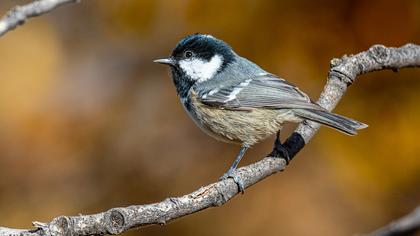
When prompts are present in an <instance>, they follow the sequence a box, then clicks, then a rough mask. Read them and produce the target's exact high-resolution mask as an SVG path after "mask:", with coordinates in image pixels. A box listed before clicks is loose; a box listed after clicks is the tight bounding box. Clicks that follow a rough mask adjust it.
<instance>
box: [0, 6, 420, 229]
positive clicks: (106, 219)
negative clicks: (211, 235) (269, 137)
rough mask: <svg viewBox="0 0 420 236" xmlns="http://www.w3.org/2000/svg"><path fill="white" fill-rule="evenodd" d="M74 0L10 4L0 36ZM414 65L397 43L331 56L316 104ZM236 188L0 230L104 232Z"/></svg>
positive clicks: (299, 132)
mask: <svg viewBox="0 0 420 236" xmlns="http://www.w3.org/2000/svg"><path fill="white" fill-rule="evenodd" d="M76 1H77V0H39V1H35V2H33V3H30V4H27V5H24V6H20V7H19V6H18V7H16V8H14V9H12V10H11V11H10V12H9V13H7V14H6V16H4V17H3V18H2V19H1V20H0V36H2V35H4V34H5V33H7V32H8V31H10V30H12V29H14V28H16V27H17V26H18V25H21V24H23V23H24V22H25V21H26V20H27V19H29V18H31V17H34V16H39V15H42V14H44V13H46V12H49V11H51V10H53V9H55V8H56V7H58V6H61V5H63V4H66V3H71V2H76ZM415 66H420V46H419V45H414V44H407V45H405V46H402V47H400V48H387V47H385V46H382V45H374V46H372V47H371V48H370V49H369V50H367V51H365V52H361V53H359V54H356V55H354V56H344V57H342V58H340V59H333V60H332V61H331V68H330V71H329V73H328V81H327V84H326V85H325V87H324V90H323V92H322V93H321V96H320V98H319V100H318V103H319V105H321V106H323V107H325V108H326V109H328V110H332V109H333V108H334V107H335V106H336V105H337V103H338V102H339V101H340V99H341V98H342V96H343V95H344V93H345V92H346V90H347V87H348V86H349V85H351V84H352V83H353V82H354V81H355V79H356V77H357V76H358V75H361V74H365V73H369V72H372V71H377V70H384V69H392V70H394V71H397V70H399V69H401V68H406V67H415ZM318 129H319V125H318V124H316V123H314V122H310V121H305V122H302V123H301V124H300V125H299V126H298V127H297V129H296V130H295V131H294V132H293V133H292V135H291V136H290V137H289V138H288V139H287V140H286V141H285V143H284V145H285V146H286V148H287V149H288V151H289V154H290V157H291V158H293V157H294V156H295V155H296V154H297V153H298V152H299V151H300V150H301V149H302V148H303V147H304V146H305V144H307V143H308V142H309V141H310V140H311V139H312V137H313V136H314V135H315V134H316V133H317V131H318ZM285 167H286V163H285V161H284V160H283V159H278V158H273V157H266V158H264V159H262V160H261V161H258V162H256V163H254V164H251V165H248V166H245V167H242V168H239V169H238V170H237V173H238V175H239V176H240V177H241V178H242V179H243V181H244V186H245V188H248V187H250V186H252V185H254V184H256V183H258V182H259V181H261V180H263V179H265V178H266V177H268V176H270V175H272V174H275V173H277V172H279V171H282V170H284V169H285ZM237 194H238V187H237V185H236V184H235V183H234V182H233V180H232V179H226V180H223V181H219V182H216V183H212V184H209V185H207V186H204V187H201V188H200V189H198V190H196V191H195V192H193V193H190V194H187V195H184V196H182V197H176V198H168V199H166V200H164V201H162V202H158V203H153V204H147V205H135V206H128V207H119V208H112V209H109V210H107V211H104V212H101V213H97V214H93V215H79V216H59V217H56V218H54V219H53V220H52V221H51V222H48V223H41V222H33V225H34V226H35V228H34V229H12V228H6V227H0V236H12V235H13V236H14V235H22V236H46V235H48V236H49V235H104V234H120V233H122V232H124V231H127V230H129V229H133V228H139V227H142V226H146V225H153V224H160V225H162V224H165V223H167V222H169V221H172V220H174V219H177V218H180V217H183V216H186V215H189V214H193V213H195V212H198V211H201V210H204V209H206V208H209V207H216V206H221V205H223V204H225V203H226V202H228V201H229V200H230V199H232V198H233V197H235V196H236V195H237Z"/></svg>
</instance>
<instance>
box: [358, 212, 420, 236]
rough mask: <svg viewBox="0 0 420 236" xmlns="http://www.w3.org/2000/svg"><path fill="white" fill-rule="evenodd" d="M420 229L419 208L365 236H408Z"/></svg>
mask: <svg viewBox="0 0 420 236" xmlns="http://www.w3.org/2000/svg"><path fill="white" fill-rule="evenodd" d="M419 229H420V206H419V207H417V208H416V209H414V211H412V212H410V213H409V214H408V215H405V216H403V217H401V218H400V219H398V220H395V221H392V222H391V223H389V224H388V225H386V226H384V227H382V228H380V229H378V230H375V231H374V232H372V233H370V234H367V235H366V236H403V235H405V236H408V235H414V233H415V232H416V231H417V230H419Z"/></svg>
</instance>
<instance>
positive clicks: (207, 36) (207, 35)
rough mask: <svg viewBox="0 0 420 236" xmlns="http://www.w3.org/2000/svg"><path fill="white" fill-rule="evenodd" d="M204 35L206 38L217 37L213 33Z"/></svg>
mask: <svg viewBox="0 0 420 236" xmlns="http://www.w3.org/2000/svg"><path fill="white" fill-rule="evenodd" d="M203 36H204V37H206V38H211V39H214V38H215V37H213V35H210V34H204V35H203Z"/></svg>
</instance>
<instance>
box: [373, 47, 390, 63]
mask: <svg viewBox="0 0 420 236" xmlns="http://www.w3.org/2000/svg"><path fill="white" fill-rule="evenodd" d="M369 55H370V56H371V57H372V58H373V60H375V61H376V63H378V64H380V65H382V66H385V63H386V62H387V61H388V60H389V57H390V56H391V52H390V50H389V48H387V47H385V46H384V45H381V44H376V45H373V46H372V47H370V48H369Z"/></svg>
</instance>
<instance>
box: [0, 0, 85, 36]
mask: <svg viewBox="0 0 420 236" xmlns="http://www.w3.org/2000/svg"><path fill="white" fill-rule="evenodd" d="M77 1H79V0H38V1H34V2H32V3H29V4H26V5H23V6H16V7H15V8H13V9H12V10H10V11H9V12H7V14H6V15H5V16H4V17H3V18H2V19H1V20H0V37H1V36H2V35H4V34H5V33H7V32H9V31H11V30H13V29H15V28H16V27H18V26H19V25H23V24H24V23H25V22H26V20H27V19H29V18H32V17H35V16H40V15H43V14H45V13H47V12H49V11H52V10H54V9H55V8H57V7H59V6H61V5H64V4H67V3H72V2H77Z"/></svg>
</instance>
